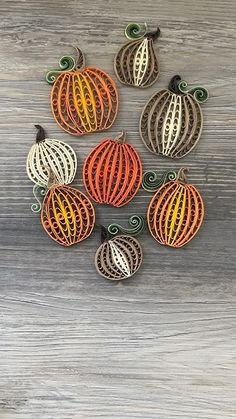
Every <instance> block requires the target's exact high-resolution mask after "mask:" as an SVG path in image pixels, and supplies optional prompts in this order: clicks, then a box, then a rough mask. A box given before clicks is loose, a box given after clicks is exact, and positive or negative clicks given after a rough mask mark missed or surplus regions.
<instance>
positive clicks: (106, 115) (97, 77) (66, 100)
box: [46, 48, 118, 136]
mask: <svg viewBox="0 0 236 419" xmlns="http://www.w3.org/2000/svg"><path fill="white" fill-rule="evenodd" d="M76 51H77V58H76V59H74V58H73V57H70V56H68V57H67V56H65V57H62V58H61V59H60V61H59V67H60V68H59V69H55V70H50V71H49V72H48V73H47V74H46V81H47V82H48V83H49V84H52V85H53V88H52V92H51V109H52V113H53V115H54V118H55V120H56V122H57V123H58V125H59V126H60V127H61V128H62V129H64V130H65V131H67V132H69V133H70V134H72V135H77V136H80V135H84V134H88V133H91V132H97V131H103V130H106V129H108V128H110V127H111V126H112V124H113V122H114V120H115V118H116V115H117V110H118V93H117V90H116V86H115V82H114V81H113V80H112V78H111V77H110V76H109V75H108V74H106V73H105V72H104V71H102V70H100V69H99V68H95V67H85V60H84V55H83V53H82V52H81V50H80V49H79V48H76Z"/></svg>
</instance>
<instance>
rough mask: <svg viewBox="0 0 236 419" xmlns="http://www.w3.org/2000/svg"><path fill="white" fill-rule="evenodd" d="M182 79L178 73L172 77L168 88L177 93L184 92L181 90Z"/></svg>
mask: <svg viewBox="0 0 236 419" xmlns="http://www.w3.org/2000/svg"><path fill="white" fill-rule="evenodd" d="M180 81H181V77H180V76H179V75H178V74H176V75H175V76H174V77H172V79H171V80H170V83H169V86H168V89H169V90H170V91H171V92H172V93H175V94H176V95H180V94H181V93H182V92H181V91H180V90H179V82H180Z"/></svg>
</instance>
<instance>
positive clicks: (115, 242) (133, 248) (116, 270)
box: [95, 231, 143, 281]
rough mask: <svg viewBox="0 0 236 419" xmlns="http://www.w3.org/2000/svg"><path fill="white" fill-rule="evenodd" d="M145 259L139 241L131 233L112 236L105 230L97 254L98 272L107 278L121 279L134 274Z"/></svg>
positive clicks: (96, 264)
mask: <svg viewBox="0 0 236 419" xmlns="http://www.w3.org/2000/svg"><path fill="white" fill-rule="evenodd" d="M142 260H143V253H142V248H141V245H140V243H139V241H138V240H137V239H136V238H134V237H131V236H129V235H118V236H116V237H112V238H111V237H110V238H109V235H108V234H107V231H105V233H104V232H103V243H102V244H101V245H100V247H99V248H98V250H97V252H96V254H95V266H96V269H97V271H98V273H99V274H100V275H101V276H103V277H104V278H106V279H110V280H112V281H120V280H123V279H126V278H130V277H131V276H133V275H134V274H135V273H136V272H137V271H138V269H139V268H140V266H141V264H142Z"/></svg>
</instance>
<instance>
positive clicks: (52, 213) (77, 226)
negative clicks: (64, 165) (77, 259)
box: [41, 169, 95, 246]
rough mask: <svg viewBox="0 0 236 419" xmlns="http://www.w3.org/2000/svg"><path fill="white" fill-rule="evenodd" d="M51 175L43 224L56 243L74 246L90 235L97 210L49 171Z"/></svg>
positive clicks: (43, 212) (42, 219)
mask: <svg viewBox="0 0 236 419" xmlns="http://www.w3.org/2000/svg"><path fill="white" fill-rule="evenodd" d="M48 172H49V174H48V179H49V180H48V191H47V193H46V195H45V198H44V201H43V205H42V211H41V222H42V225H43V228H44V230H45V231H46V233H47V234H48V235H49V236H50V237H51V238H52V239H53V240H55V241H56V242H57V243H59V244H61V245H63V246H71V245H73V244H76V243H79V242H81V241H82V240H85V239H86V238H87V237H89V236H90V234H91V233H92V231H93V228H94V224H95V211H94V208H93V205H92V203H91V202H90V200H89V199H88V198H87V197H86V196H85V195H84V194H83V193H82V192H80V191H79V190H78V189H75V188H71V187H70V186H67V185H61V184H60V183H58V180H57V178H56V176H55V174H54V173H53V172H52V171H51V170H50V169H48Z"/></svg>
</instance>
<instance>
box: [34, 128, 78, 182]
mask: <svg viewBox="0 0 236 419" xmlns="http://www.w3.org/2000/svg"><path fill="white" fill-rule="evenodd" d="M35 127H36V128H37V130H38V132H37V136H36V143H35V144H33V145H32V147H31V149H30V151H29V154H28V157H27V161H26V170H27V174H28V177H29V178H30V180H32V182H34V183H35V184H37V185H40V186H47V183H48V169H46V167H47V168H50V169H51V170H53V172H54V173H55V175H56V177H57V179H58V182H60V183H63V184H68V183H71V182H72V181H73V179H74V177H75V174H76V170H77V157H76V154H75V152H74V150H73V149H72V148H71V147H70V146H69V145H68V144H66V143H64V142H63V141H60V140H55V139H51V138H46V135H45V131H44V129H43V128H42V127H41V126H40V125H35Z"/></svg>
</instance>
